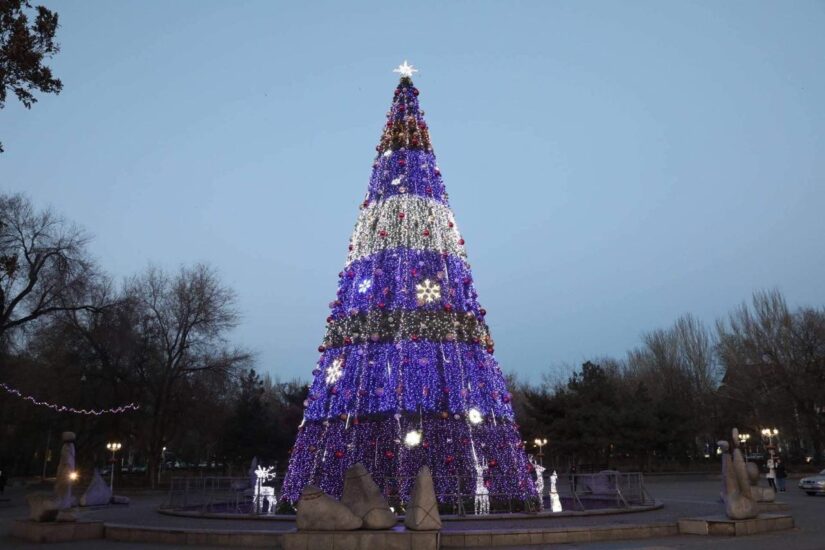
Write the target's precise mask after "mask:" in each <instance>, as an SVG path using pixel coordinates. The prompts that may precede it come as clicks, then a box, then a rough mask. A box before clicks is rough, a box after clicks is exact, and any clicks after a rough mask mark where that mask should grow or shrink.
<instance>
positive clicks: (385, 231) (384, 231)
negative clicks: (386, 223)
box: [378, 229, 387, 238]
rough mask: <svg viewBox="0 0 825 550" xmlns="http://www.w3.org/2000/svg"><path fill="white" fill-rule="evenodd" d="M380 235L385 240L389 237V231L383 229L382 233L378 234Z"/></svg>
mask: <svg viewBox="0 0 825 550" xmlns="http://www.w3.org/2000/svg"><path fill="white" fill-rule="evenodd" d="M378 234H379V235H380V236H381V237H382V238H384V237H386V236H387V230H386V229H382V230H381V231H379V232H378Z"/></svg>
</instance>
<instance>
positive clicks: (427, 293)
mask: <svg viewBox="0 0 825 550" xmlns="http://www.w3.org/2000/svg"><path fill="white" fill-rule="evenodd" d="M415 297H416V298H418V303H419V304H431V303H433V302H435V301H436V300H438V299H439V298H441V285H439V284H438V283H436V282H433V281H431V280H429V279H424V280H423V281H421V282H420V283H419V284H417V285H415Z"/></svg>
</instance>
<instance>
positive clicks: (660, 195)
mask: <svg viewBox="0 0 825 550" xmlns="http://www.w3.org/2000/svg"><path fill="white" fill-rule="evenodd" d="M37 3H40V2H35V4H37ZM44 3H45V4H46V5H47V6H49V7H50V8H51V9H54V10H56V11H57V12H58V13H59V15H60V23H61V29H60V31H59V33H58V37H59V41H60V43H61V46H62V51H61V52H60V53H59V54H58V55H57V56H56V57H55V58H54V59H53V60H52V61H51V62H50V65H51V66H52V68H53V69H54V72H55V74H56V75H57V76H58V77H60V78H61V79H62V80H63V84H64V90H63V92H62V93H61V94H60V95H58V96H40V101H39V102H38V103H37V104H36V105H35V106H34V108H33V109H32V110H31V111H26V110H25V109H24V108H23V107H22V106H21V105H20V104H19V103H17V101H16V100H15V99H13V98H12V97H9V100H8V102H7V106H6V108H5V109H4V110H3V111H0V140H2V142H3V144H4V146H5V148H6V153H4V154H2V155H0V189H2V190H3V191H12V192H16V191H21V192H25V193H26V194H27V195H28V196H29V197H30V198H32V199H33V200H34V201H35V203H36V204H38V205H39V206H43V207H45V206H51V207H53V208H54V209H55V210H57V211H58V212H60V213H61V214H63V215H64V216H65V217H67V218H69V219H71V220H73V221H76V222H78V223H79V224H81V225H82V226H83V227H84V228H85V229H86V230H87V231H88V232H89V233H91V234H92V235H94V240H93V241H92V243H91V246H90V249H91V251H92V253H93V254H94V256H95V257H96V259H97V260H98V261H99V263H100V264H101V266H102V267H103V268H104V269H105V270H106V271H107V272H108V273H109V274H111V275H112V276H113V277H114V278H115V279H116V280H121V279H123V278H124V277H126V276H128V275H130V274H134V273H136V272H139V271H141V270H143V269H145V268H146V267H147V266H148V265H150V264H153V265H157V266H161V267H164V268H167V269H170V270H174V269H177V268H178V267H179V266H180V265H184V264H192V263H194V262H205V263H208V264H211V265H213V266H215V267H216V268H217V270H218V272H219V273H220V275H221V277H222V279H223V280H224V281H225V282H226V283H227V284H228V285H230V286H231V287H232V288H234V289H235V291H236V292H237V295H238V307H239V310H240V312H241V314H242V323H241V325H240V326H239V327H238V329H237V330H236V331H235V332H234V334H233V340H234V341H235V342H237V343H238V344H240V345H242V346H245V347H248V348H249V349H251V350H253V351H254V352H256V354H257V366H256V368H257V369H258V370H259V371H261V372H269V373H271V374H272V375H273V376H277V377H280V378H282V379H288V378H293V377H300V378H302V379H306V380H308V379H309V378H310V372H311V371H312V369H313V367H314V364H315V361H316V360H317V357H318V353H317V351H316V348H317V346H318V345H319V343H320V342H321V340H322V338H323V335H324V325H325V323H324V319H325V317H326V315H327V312H328V308H327V304H328V302H329V301H330V300H332V299H334V296H335V291H336V282H337V273H338V272H339V271H340V270H341V268H342V267H343V265H344V261H345V259H346V253H347V243H348V239H349V235H350V232H351V230H352V228H353V224H354V223H355V220H356V216H357V214H358V205H359V203H360V202H361V200H362V199H363V196H364V193H365V191H366V188H367V182H368V178H369V175H370V170H371V164H372V160H373V157H374V154H375V149H374V148H375V145H376V144H377V143H378V139H379V136H380V132H381V128H382V126H383V124H384V122H385V118H384V117H385V113H386V111H387V109H388V107H389V105H390V101H391V98H392V93H393V89H394V87H395V85H396V83H397V80H398V76H397V75H396V74H394V73H393V72H392V69H393V68H394V67H396V66H397V65H398V64H399V63H401V62H402V61H403V60H405V59H406V60H408V61H409V62H410V63H412V64H413V65H415V66H416V67H417V68H419V69H420V72H419V73H418V74H417V75H416V76H415V78H414V80H415V83H416V85H417V86H418V88H419V89H420V90H421V95H420V98H419V99H420V101H421V105H422V107H423V108H424V109H425V110H426V113H427V114H426V118H427V121H428V123H429V126H430V131H431V135H432V140H433V144H434V148H435V152H436V154H437V156H438V160H439V165H440V168H441V172H442V174H443V175H444V181H445V183H446V185H447V189H448V191H449V193H450V201H451V205H452V207H453V210H454V212H455V215H456V218H457V220H458V223H459V225H460V227H461V231H462V234H463V236H464V238H465V239H466V241H467V247H466V248H467V252H468V255H469V259H470V262H471V264H472V267H473V272H474V277H475V282H476V285H477V287H478V292H479V300H480V302H481V304H482V305H483V306H484V307H485V308H486V309H487V310H488V312H489V314H488V315H487V322H488V323H489V325H490V328H491V330H492V334H493V337H494V338H495V340H496V356H497V358H498V360H499V361H500V363H501V366H502V368H503V369H504V370H505V371H507V372H516V373H518V375H519V376H520V377H522V378H525V379H529V380H533V381H538V380H540V379H541V375H542V374H543V373H552V372H559V369H561V370H562V371H563V370H564V368H563V366H564V365H577V364H579V363H581V362H582V361H584V360H587V359H591V358H597V357H601V356H605V355H613V356H619V357H621V356H623V355H624V353H625V352H626V351H627V350H629V349H631V348H632V347H634V346H637V345H638V344H639V342H640V336H641V335H642V334H643V333H644V332H646V331H649V330H653V329H656V328H661V327H665V326H667V325H669V324H670V323H672V322H673V321H674V320H675V319H676V317H678V316H679V315H681V314H683V313H688V312H690V313H693V314H695V315H696V316H698V317H699V318H700V319H701V320H703V321H705V322H708V323H712V322H713V321H715V319H717V318H719V317H721V316H722V315H724V314H725V313H726V312H728V311H729V310H730V309H731V308H733V307H735V306H737V305H738V304H740V303H742V302H743V301H745V300H748V299H749V297H750V295H751V293H752V292H753V291H754V290H759V289H771V288H778V289H779V290H781V291H782V292H783V293H784V294H785V296H786V297H787V299H788V301H789V303H790V304H791V305H792V306H796V305H813V306H817V307H821V306H822V305H823V304H825V284H823V281H825V244H824V243H823V236H825V216H823V209H824V208H825V177H824V176H825V32H823V29H825V2H822V1H819V2H806V1H801V0H800V1H794V2H779V1H775V2H754V1H748V2H744V1H743V2H736V1H726V2H718V1H706V2H656V1H650V2H641V1H636V2H610V1H606V2H595V1H588V2H579V1H566V2H538V1H536V2H496V3H493V2H469V1H467V2H460V1H451V2H410V3H397V2H329V3H319V2H288V3H287V2H270V1H260V2H225V1H222V2H206V1H200V0H198V1H195V0H190V1H174V2H168V1H164V2H160V1H157V2H149V1H141V2H125V1H120V2H111V1H83V2H66V1H63V2H60V1H55V2H44Z"/></svg>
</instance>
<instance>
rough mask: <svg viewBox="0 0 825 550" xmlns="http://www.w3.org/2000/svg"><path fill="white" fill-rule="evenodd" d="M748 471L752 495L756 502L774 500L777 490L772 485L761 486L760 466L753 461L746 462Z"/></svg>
mask: <svg viewBox="0 0 825 550" xmlns="http://www.w3.org/2000/svg"><path fill="white" fill-rule="evenodd" d="M745 468H746V469H747V471H748V481H749V482H750V484H751V495H753V498H755V499H756V502H773V501H774V500H775V499H776V491H774V490H773V488H771V487H760V486H759V466H757V465H756V464H754V463H753V462H748V463H747V464H745Z"/></svg>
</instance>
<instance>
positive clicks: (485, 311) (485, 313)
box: [478, 308, 487, 317]
mask: <svg viewBox="0 0 825 550" xmlns="http://www.w3.org/2000/svg"><path fill="white" fill-rule="evenodd" d="M478 314H479V315H481V316H482V317H484V316H485V315H487V310H486V309H484V308H481V309H479V310H478Z"/></svg>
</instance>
